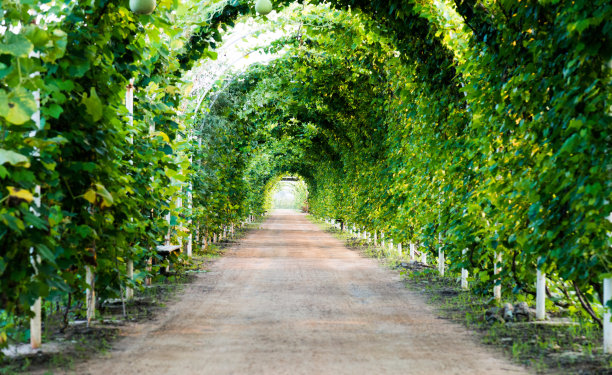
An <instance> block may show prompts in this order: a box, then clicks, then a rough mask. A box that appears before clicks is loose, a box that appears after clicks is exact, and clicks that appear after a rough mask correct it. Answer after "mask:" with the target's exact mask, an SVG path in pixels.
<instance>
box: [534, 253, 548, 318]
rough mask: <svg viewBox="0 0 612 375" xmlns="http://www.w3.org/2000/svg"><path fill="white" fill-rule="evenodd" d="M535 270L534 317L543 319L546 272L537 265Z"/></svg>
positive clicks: (544, 312)
mask: <svg viewBox="0 0 612 375" xmlns="http://www.w3.org/2000/svg"><path fill="white" fill-rule="evenodd" d="M538 263H539V258H538ZM536 272H537V275H536V319H537V320H544V319H546V274H545V273H543V272H542V270H540V268H539V267H538V269H537V271H536Z"/></svg>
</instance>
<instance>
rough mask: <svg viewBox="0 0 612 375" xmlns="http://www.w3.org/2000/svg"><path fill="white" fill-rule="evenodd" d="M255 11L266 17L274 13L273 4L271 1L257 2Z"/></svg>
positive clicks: (260, 0) (259, 0)
mask: <svg viewBox="0 0 612 375" xmlns="http://www.w3.org/2000/svg"><path fill="white" fill-rule="evenodd" d="M255 11H256V12H257V13H259V14H261V15H262V16H265V15H266V14H268V13H270V12H271V11H272V3H271V2H270V0H257V2H256V3H255Z"/></svg>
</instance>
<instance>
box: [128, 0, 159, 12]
mask: <svg viewBox="0 0 612 375" xmlns="http://www.w3.org/2000/svg"><path fill="white" fill-rule="evenodd" d="M156 6H157V3H156V2H155V0H130V9H131V10H132V12H134V13H136V14H151V13H153V11H154V10H155V7H156Z"/></svg>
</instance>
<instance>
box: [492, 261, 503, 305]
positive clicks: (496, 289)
mask: <svg viewBox="0 0 612 375" xmlns="http://www.w3.org/2000/svg"><path fill="white" fill-rule="evenodd" d="M501 261H502V254H501V252H497V251H496V252H495V264H494V265H493V273H494V274H495V275H499V273H500V272H501V265H500V263H501ZM497 282H498V279H497V277H495V285H494V286H493V298H495V299H496V300H498V301H499V300H501V283H500V284H498V283H497Z"/></svg>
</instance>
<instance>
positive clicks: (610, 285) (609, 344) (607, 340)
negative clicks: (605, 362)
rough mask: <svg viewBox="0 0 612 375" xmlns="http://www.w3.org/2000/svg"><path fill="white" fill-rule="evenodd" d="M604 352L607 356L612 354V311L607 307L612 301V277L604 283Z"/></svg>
mask: <svg viewBox="0 0 612 375" xmlns="http://www.w3.org/2000/svg"><path fill="white" fill-rule="evenodd" d="M603 300H604V314H603V351H604V353H605V354H612V322H610V319H612V311H610V308H609V307H606V306H605V305H606V304H607V303H608V301H612V277H608V278H606V279H604V281H603Z"/></svg>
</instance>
